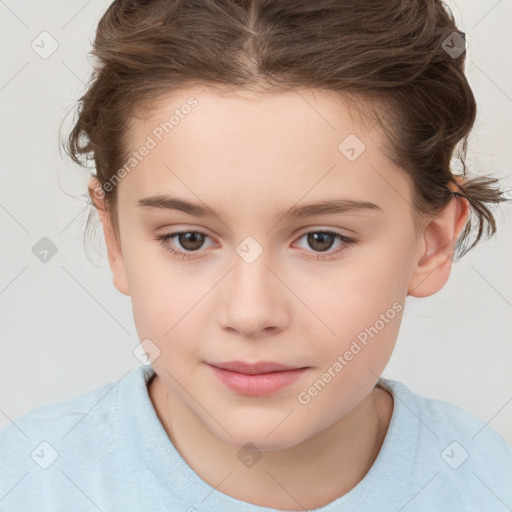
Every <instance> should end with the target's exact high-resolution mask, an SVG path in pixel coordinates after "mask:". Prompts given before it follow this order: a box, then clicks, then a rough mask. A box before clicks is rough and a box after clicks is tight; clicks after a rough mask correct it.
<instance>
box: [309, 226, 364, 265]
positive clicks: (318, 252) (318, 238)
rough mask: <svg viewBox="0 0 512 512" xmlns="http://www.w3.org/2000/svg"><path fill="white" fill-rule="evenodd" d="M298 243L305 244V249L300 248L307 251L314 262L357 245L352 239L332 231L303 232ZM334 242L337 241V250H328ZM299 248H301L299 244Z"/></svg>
mask: <svg viewBox="0 0 512 512" xmlns="http://www.w3.org/2000/svg"><path fill="white" fill-rule="evenodd" d="M299 241H303V243H304V242H305V244H304V245H306V246H307V247H304V245H302V248H303V249H307V252H308V253H309V254H310V255H311V257H313V259H316V260H322V259H326V258H330V257H334V256H336V255H337V254H341V253H342V252H343V251H345V250H347V249H348V248H349V247H351V246H353V245H355V244H356V243H357V242H356V240H355V239H354V238H349V237H346V236H343V235H341V234H340V233H336V232H334V231H322V230H318V231H305V232H303V233H302V235H301V236H300V237H299ZM336 241H338V246H337V248H336V249H333V250H330V249H331V248H332V247H333V245H334V243H335V242H336ZM299 246H301V244H300V243H299ZM327 251H328V252H327ZM323 253H325V254H323Z"/></svg>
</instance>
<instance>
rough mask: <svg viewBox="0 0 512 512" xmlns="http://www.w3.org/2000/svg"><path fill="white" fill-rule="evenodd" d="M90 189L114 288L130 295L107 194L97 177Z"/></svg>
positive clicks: (91, 183) (92, 180)
mask: <svg viewBox="0 0 512 512" xmlns="http://www.w3.org/2000/svg"><path fill="white" fill-rule="evenodd" d="M88 189H89V196H90V197H91V199H92V202H93V204H94V206H95V207H96V210H97V211H98V215H99V217H100V220H101V224H102V226H103V233H104V235H105V244H106V246H107V253H108V262H109V265H110V270H111V271H112V276H113V281H114V286H115V287H116V288H117V289H118V290H119V291H120V292H121V293H123V294H124V295H130V290H129V288H128V279H127V277H126V269H125V265H124V260H123V254H122V251H121V245H120V243H119V241H118V239H117V236H116V234H115V230H114V228H113V226H112V223H111V219H110V215H109V213H108V212H107V210H106V209H105V200H104V198H105V192H104V191H103V189H102V187H101V184H100V182H99V181H98V180H97V178H95V177H92V178H91V179H90V181H89V185H88Z"/></svg>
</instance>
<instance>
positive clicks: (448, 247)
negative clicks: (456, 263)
mask: <svg viewBox="0 0 512 512" xmlns="http://www.w3.org/2000/svg"><path fill="white" fill-rule="evenodd" d="M469 214H470V206H469V202H468V200H467V199H465V198H463V197H460V196H454V197H452V199H451V200H450V202H449V203H448V205H447V206H446V207H445V208H444V210H443V211H442V212H441V213H440V214H439V215H437V216H436V217H435V218H434V219H433V220H432V221H431V222H430V223H429V224H428V226H427V227H426V228H425V230H424V233H423V237H422V240H421V242H422V244H421V246H420V249H421V250H420V255H419V258H418V262H417V263H416V265H415V268H414V269H413V273H412V275H411V279H410V281H409V288H408V292H407V293H408V295H411V296H413V297H428V296H429V295H433V294H434V293H436V292H438V291H439V290H440V289H441V288H442V287H443V286H444V285H445V284H446V282H447V281H448V278H449V276H450V271H451V268H452V261H453V255H454V251H455V245H456V243H457V240H458V239H459V236H460V234H461V232H462V230H463V229H464V226H465V225H466V222H467V220H468V217H469Z"/></svg>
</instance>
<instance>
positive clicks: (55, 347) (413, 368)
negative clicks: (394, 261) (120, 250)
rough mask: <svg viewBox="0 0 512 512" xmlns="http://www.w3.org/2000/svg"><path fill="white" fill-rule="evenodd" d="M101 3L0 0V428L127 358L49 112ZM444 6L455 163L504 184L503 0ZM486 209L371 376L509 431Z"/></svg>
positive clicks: (112, 371) (131, 335)
mask: <svg viewBox="0 0 512 512" xmlns="http://www.w3.org/2000/svg"><path fill="white" fill-rule="evenodd" d="M109 4H110V0H109V1H105V0H89V1H88V2H82V1H76V0H75V1H69V0H66V1H64V0H51V1H47V2H36V1H34V0H32V1H27V0H21V1H17V2H14V0H8V1H2V0H0V34H1V36H0V37H1V43H2V45H1V48H2V54H1V66H0V107H1V114H2V124H1V138H0V140H1V144H2V165H1V173H2V183H1V187H0V224H1V228H2V244H1V246H2V250H1V263H2V267H1V275H0V308H1V317H0V319H1V341H0V427H1V426H4V425H6V424H7V423H8V422H9V421H11V420H14V419H15V418H17V417H19V416H20V415H21V414H24V413H26V412H28V411H29V410H31V409H33V408H34V407H36V406H38V405H41V404H43V403H48V402H53V401H60V400H66V399H68V398H71V397H73V396H76V395H78V394H82V393H85V392H87V391H90V390H92V389H94V388H97V387H99V386H102V385H104V384H106V383H107V382H114V381H117V380H119V379H120V378H122V377H123V376H124V375H125V374H126V372H127V371H128V370H129V369H130V368H134V367H136V366H138V365H140V362H139V361H138V360H137V359H136V358H135V357H134V355H133V353H132V351H133V350H134V348H135V347H136V346H137V344H138V338H137V333H136V330H135V326H134V323H133V317H132V311H131V302H130V298H129V297H126V296H124V295H122V294H121V293H119V292H118V291H117V290H116V289H115V288H114V286H113V283H112V276H111V273H110V269H109V267H108V262H107V259H106V253H105V252H104V242H103V240H102V238H101V236H102V234H101V231H98V230H96V232H95V233H96V239H97V240H98V244H99V245H98V251H99V254H98V253H96V252H95V250H94V246H93V247H92V248H89V249H88V252H89V255H90V257H91V258H92V259H93V261H95V262H96V265H97V266H96V265H94V264H92V263H91V262H90V261H89V260H88V259H87V257H86V253H85V250H84V246H83V242H82V238H83V232H84V228H85V221H86V219H87V213H88V208H87V206H86V196H85V195H84V194H86V184H87V181H88V172H87V170H85V169H80V168H79V167H75V166H73V165H71V164H70V163H68V162H67V161H65V160H63V159H62V157H61V155H60V153H59V150H58V129H59V126H60V123H61V122H62V121H63V119H64V117H65V115H66V113H67V112H69V111H70V109H71V108H72V106H73V102H74V101H75V100H76V99H78V98H79V97H80V95H81V94H82V93H83V92H84V90H85V82H86V81H87V79H88V77H89V72H90V61H89V59H88V57H87V53H88V51H89V49H90V41H92V40H93V38H94V31H95V28H96V26H97V22H98V20H99V19H100V17H101V15H102V14H103V12H104V11H105V9H106V8H107V7H108V5H109ZM448 5H449V6H451V7H452V8H453V10H454V13H455V15H456V17H457V19H458V22H459V23H460V28H461V29H462V30H464V31H465V32H466V33H467V36H466V37H467V43H468V64H467V73H468V76H469V79H470V82H471V85H472V87H473V88H474V92H475V94H476V96H477V100H478V104H479V114H478V120H477V124H476V127H475V130H474V131H473V134H472V137H471V139H470V154H469V160H468V164H469V166H470V169H473V170H474V171H475V172H480V171H481V172H484V173H486V172H489V173H493V174H494V175H495V176H497V177H499V178H502V179H503V185H504V186H506V187H511V186H512V176H511V163H510V162H511V161H512V147H511V146H512V144H511V133H512V122H511V119H512V73H511V67H510V53H509V51H510V48H511V47H512V35H511V32H510V30H509V27H510V25H511V23H512V0H500V1H496V0H492V1H482V0H464V1H462V0H461V1H453V0H452V1H449V2H448ZM43 31H46V32H48V33H49V34H50V35H51V37H52V38H53V39H54V40H56V41H57V43H58V48H57V50H56V51H55V52H54V53H53V54H52V55H51V56H49V57H48V58H46V59H43V58H41V57H40V56H39V54H38V53H36V51H34V50H33V49H32V47H31V44H32V42H33V41H34V40H35V43H34V44H36V43H38V41H40V40H41V37H46V40H45V41H46V43H45V48H46V49H49V48H50V46H49V44H50V38H49V36H40V34H41V32H43ZM39 44H40V46H42V44H41V43H39ZM41 51H42V49H41ZM72 119H73V114H72V113H70V114H68V115H67V117H66V119H65V121H64V122H65V124H64V126H65V127H68V128H69V127H71V124H72ZM63 133H66V132H65V130H63ZM508 190H509V196H510V197H512V188H509V189H508ZM497 217H498V230H499V233H498V236H497V237H495V238H494V239H492V240H491V241H489V242H487V243H482V244H481V246H480V247H479V248H478V249H476V250H475V251H474V252H472V253H470V254H469V255H467V256H466V257H464V258H463V259H462V260H461V261H459V262H456V263H455V264H454V267H453V271H452V275H451V276H450V279H449V281H448V283H447V285H446V286H445V288H444V289H443V290H442V291H441V292H439V293H437V294H436V295H434V296H432V297H428V298H424V299H417V298H413V297H409V298H408V300H407V303H406V313H405V317H404V321H403V324H402V327H401V331H400V335H399V339H398V342H397V347H396V350H395V352H394V354H393V356H392V359H391V361H390V363H389V365H388V367H387V368H386V370H385V372H384V376H385V377H388V378H392V379H395V380H401V381H404V382H405V383H406V384H407V385H408V386H409V387H410V388H411V389H412V390H413V391H414V392H416V393H419V394H423V395H425V396H429V397H433V398H440V399H443V400H447V401H450V402H452V403H455V404H457V405H459V406H461V407H463V408H464V409H466V410H468V411H470V412H471V413H473V414H474V415H475V416H477V417H479V418H481V419H482V420H483V421H484V422H486V423H488V424H490V425H491V426H492V427H494V428H495V429H496V430H498V431H499V432H501V433H502V434H503V435H504V436H505V437H506V438H507V439H508V441H509V442H511V443H512V371H511V369H512V343H511V338H512V336H511V332H512V291H511V289H512V286H511V285H512V270H511V265H510V262H511V261H512V229H511V220H512V206H511V205H506V206H503V207H502V210H501V211H498V212H497ZM98 225H99V224H98ZM43 237H47V238H48V239H50V240H51V242H52V243H53V244H54V245H55V246H56V249H57V252H56V254H55V255H54V256H53V257H51V258H49V261H47V262H46V263H43V262H41V261H40V260H39V259H38V258H37V257H36V256H35V255H34V254H33V252H32V248H33V247H34V246H35V245H36V244H37V243H38V242H39V241H40V240H41V238H43Z"/></svg>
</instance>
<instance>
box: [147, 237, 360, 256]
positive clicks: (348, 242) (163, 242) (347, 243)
mask: <svg viewBox="0 0 512 512" xmlns="http://www.w3.org/2000/svg"><path fill="white" fill-rule="evenodd" d="M185 233H195V234H199V235H204V236H205V237H208V238H210V237H209V236H208V234H207V233H205V232H204V231H201V230H190V231H175V232H174V233H168V234H165V235H155V237H154V238H155V239H156V240H158V241H160V242H161V245H162V246H163V247H164V248H165V249H166V250H167V251H169V252H170V253H171V254H172V255H173V256H176V257H178V258H181V259H185V260H186V259H190V258H191V257H193V255H194V253H195V252H198V251H193V252H190V253H186V252H182V251H177V250H176V249H173V248H172V247H170V246H168V245H167V243H166V242H167V241H168V240H170V239H172V238H174V237H176V236H178V235H182V234H185ZM312 233H316V234H318V233H321V234H324V235H334V237H335V238H336V239H337V240H340V241H341V242H344V243H343V245H342V246H341V248H339V249H337V250H335V251H333V252H330V253H328V254H327V255H324V254H323V253H314V254H317V256H315V257H314V258H313V259H314V260H324V259H328V258H331V257H332V256H334V255H336V254H340V253H342V252H344V251H345V250H346V249H348V248H349V247H350V246H352V245H354V244H356V243H357V242H356V240H355V239H353V238H349V237H346V236H344V235H340V234H339V233H336V232H335V231H322V230H313V231H304V232H303V233H301V235H300V236H299V238H298V239H299V240H300V239H301V238H303V237H304V236H305V235H309V234H312Z"/></svg>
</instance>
